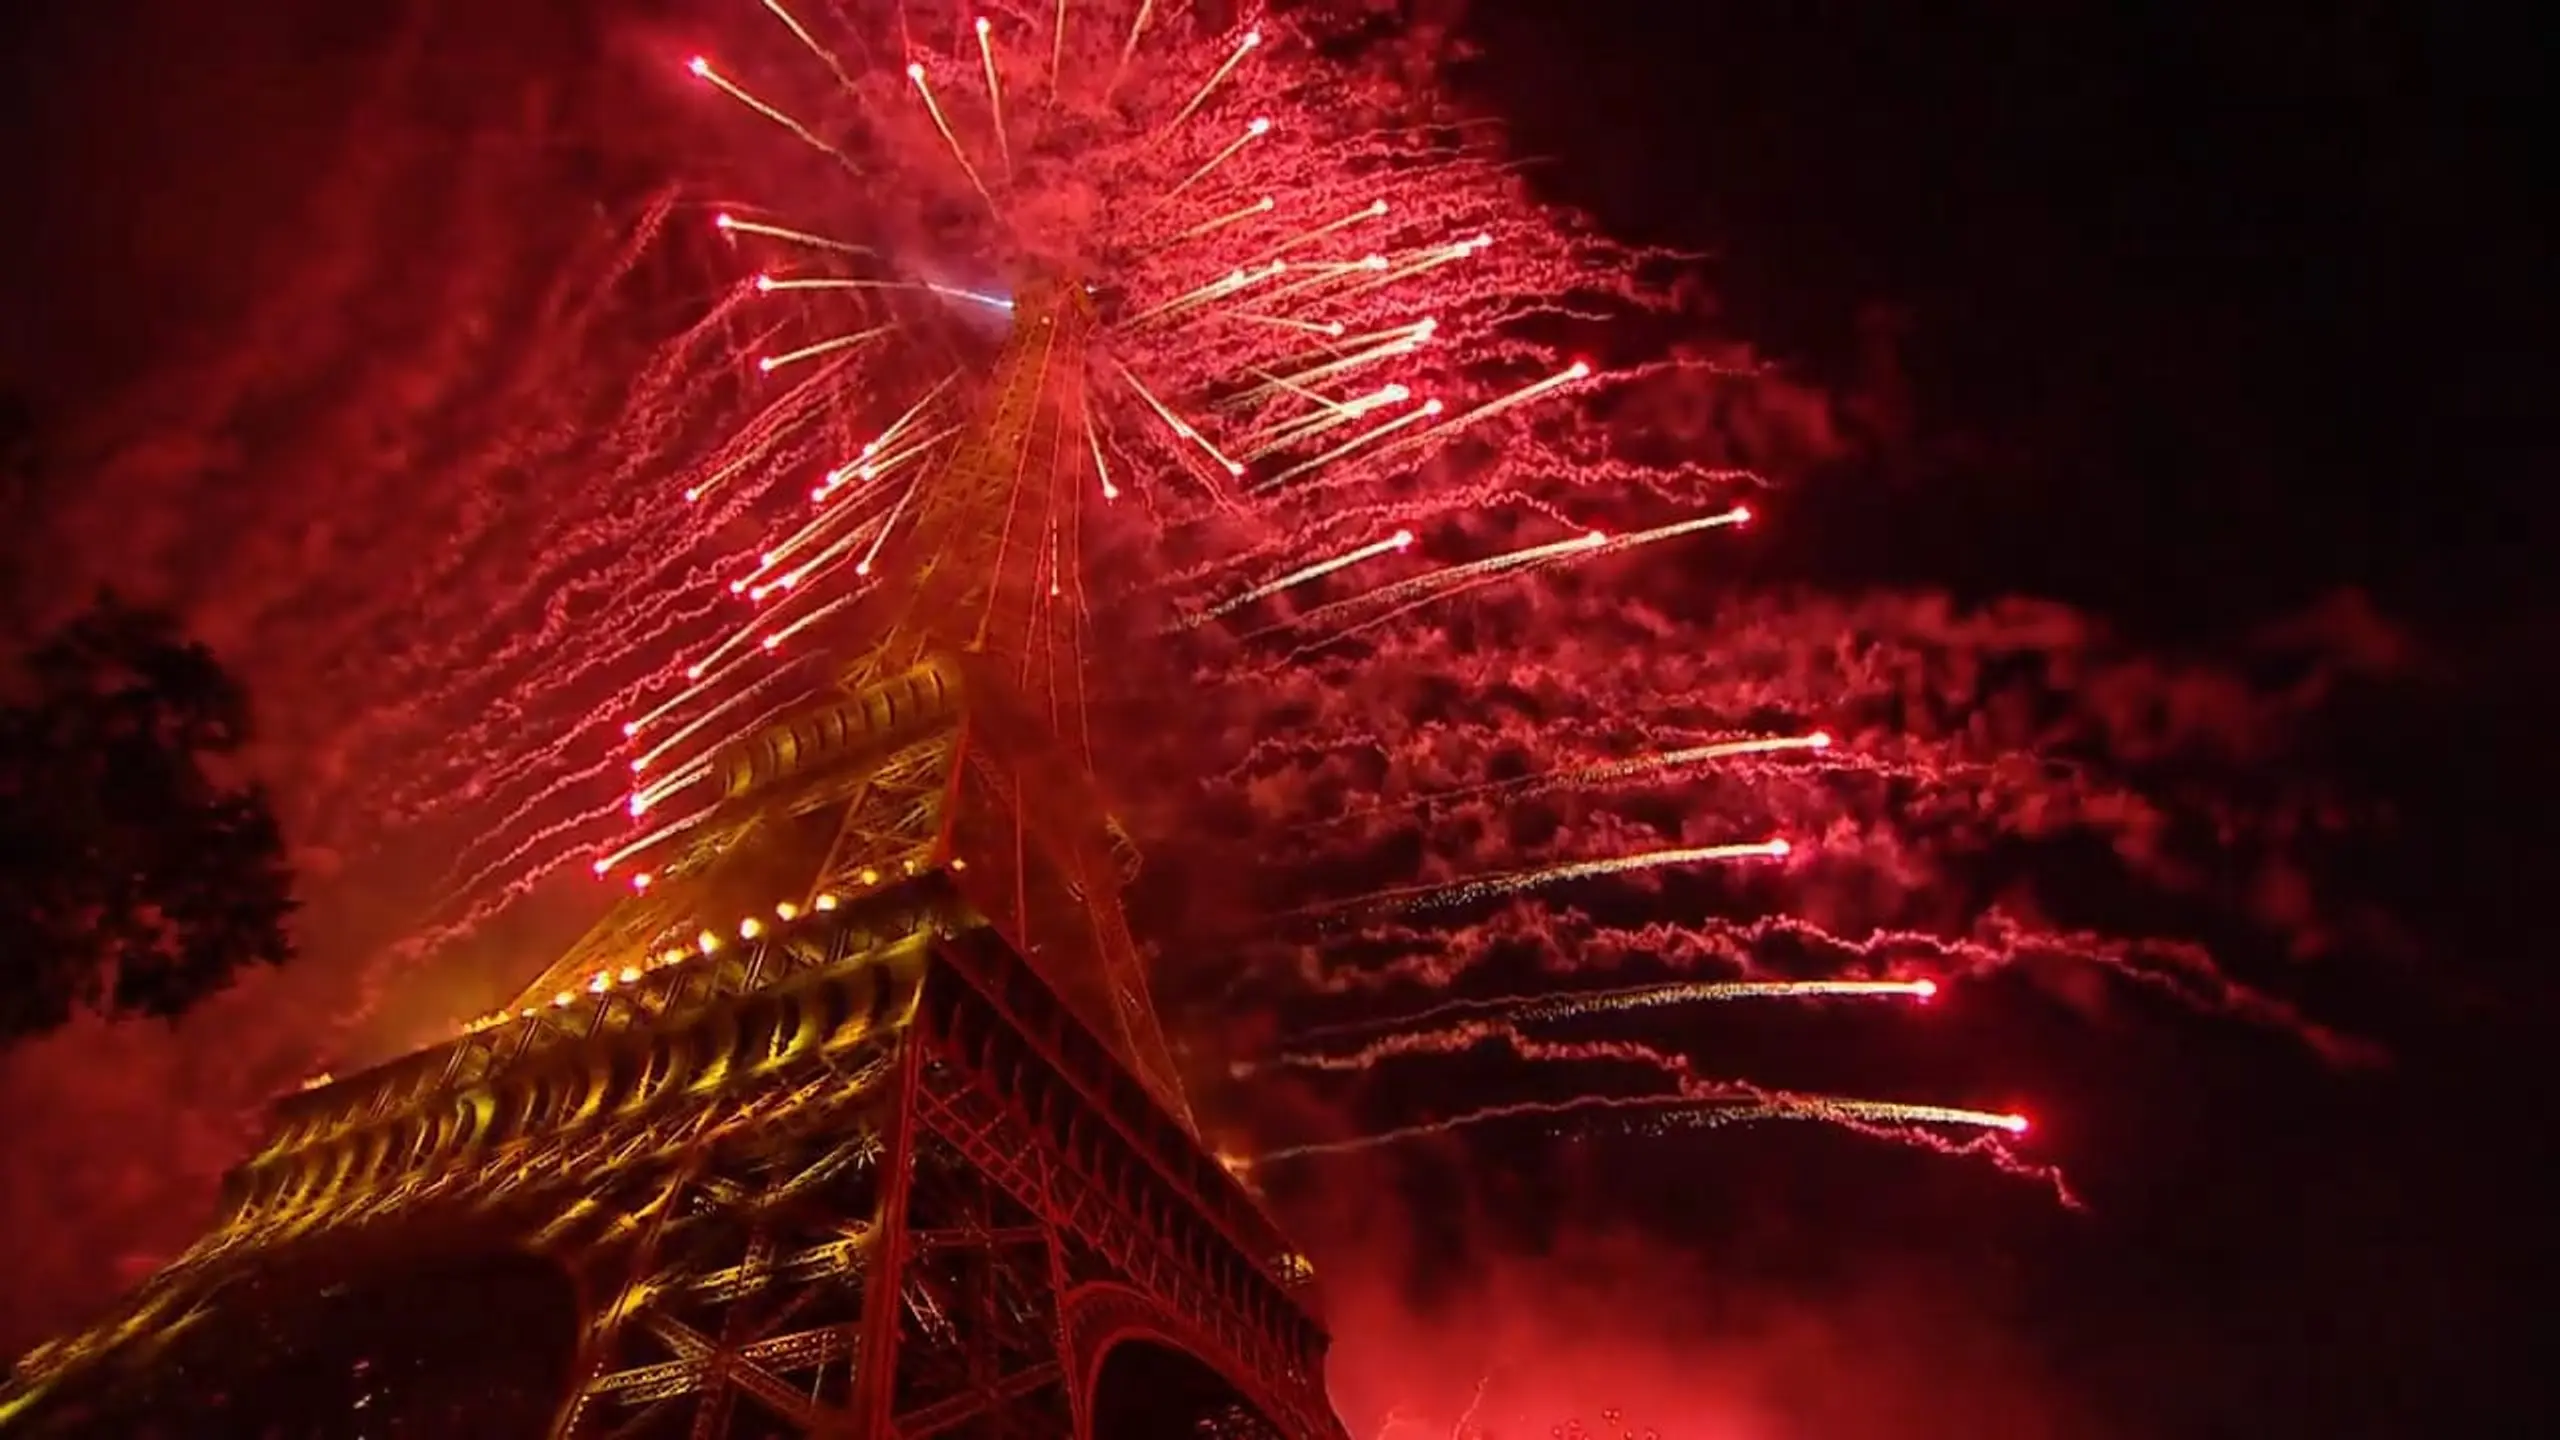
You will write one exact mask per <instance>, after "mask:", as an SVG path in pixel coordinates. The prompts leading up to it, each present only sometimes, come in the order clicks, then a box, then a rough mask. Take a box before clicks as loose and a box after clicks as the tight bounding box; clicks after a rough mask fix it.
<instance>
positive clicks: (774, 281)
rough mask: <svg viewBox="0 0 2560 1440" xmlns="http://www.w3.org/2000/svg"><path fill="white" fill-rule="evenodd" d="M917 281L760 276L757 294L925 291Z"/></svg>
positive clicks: (831, 276) (808, 276)
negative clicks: (796, 291)
mask: <svg viewBox="0 0 2560 1440" xmlns="http://www.w3.org/2000/svg"><path fill="white" fill-rule="evenodd" d="M926 288H928V287H927V286H925V285H924V284H923V283H921V282H919V281H915V280H866V279H863V278H861V277H859V276H851V275H779V276H777V275H759V276H757V277H756V293H757V294H759V295H778V294H781V293H782V292H784V291H787V290H923V289H926Z"/></svg>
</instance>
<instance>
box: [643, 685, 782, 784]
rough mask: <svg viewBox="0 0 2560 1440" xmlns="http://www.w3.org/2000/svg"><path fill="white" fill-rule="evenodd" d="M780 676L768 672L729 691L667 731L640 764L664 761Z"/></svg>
mask: <svg viewBox="0 0 2560 1440" xmlns="http://www.w3.org/2000/svg"><path fill="white" fill-rule="evenodd" d="M781 674H782V672H781V671H778V670H769V671H767V672H765V673H764V674H762V675H759V676H757V677H755V678H754V679H753V680H750V681H748V682H747V683H746V684H745V685H742V686H740V687H739V688H738V689H736V690H733V691H731V692H730V693H729V695H728V696H727V697H726V698H725V699H723V700H721V701H720V703H718V704H716V705H713V706H711V707H710V708H708V709H706V710H704V711H703V712H702V713H701V714H699V715H696V716H694V717H693V718H692V719H690V720H687V721H686V722H685V723H684V724H682V725H680V726H678V727H677V728H676V729H674V730H672V731H669V732H668V733H667V735H666V737H665V738H664V739H662V740H660V741H659V742H658V743H657V744H656V745H653V746H651V747H650V748H649V749H648V750H646V751H644V752H643V753H642V754H641V755H640V757H639V760H640V763H641V764H642V765H646V766H655V765H657V764H658V762H659V761H661V760H663V759H665V758H666V757H667V755H668V754H669V753H671V752H673V751H674V750H675V749H676V747H678V746H680V745H682V744H683V743H684V742H685V741H687V740H689V739H691V738H693V737H694V736H696V735H698V734H700V733H702V730H703V728H704V727H705V726H707V725H709V724H710V723H711V722H712V721H713V720H714V719H716V718H718V717H719V716H720V715H722V714H725V713H726V712H728V711H730V710H733V709H735V708H737V707H738V706H740V705H743V704H745V703H746V702H747V698H748V697H749V696H751V695H753V694H755V693H756V692H757V691H759V690H761V689H763V688H764V687H766V686H767V685H770V684H772V683H773V682H774V681H775V680H777V679H779V678H780V677H781Z"/></svg>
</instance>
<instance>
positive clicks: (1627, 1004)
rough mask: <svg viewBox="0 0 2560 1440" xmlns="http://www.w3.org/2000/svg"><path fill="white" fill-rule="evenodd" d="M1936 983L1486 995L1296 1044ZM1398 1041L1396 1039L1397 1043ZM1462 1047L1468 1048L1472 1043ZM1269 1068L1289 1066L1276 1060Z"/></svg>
mask: <svg viewBox="0 0 2560 1440" xmlns="http://www.w3.org/2000/svg"><path fill="white" fill-rule="evenodd" d="M1937 993H1938V982H1937V981H1935V980H1929V979H1920V980H1711V981H1699V980H1678V981H1671V982H1668V983H1664V984H1658V985H1629V986H1621V987H1619V988H1617V989H1612V990H1591V991H1565V992H1561V993H1559V992H1555V991H1546V992H1541V993H1539V994H1535V995H1491V996H1479V997H1471V998H1461V999H1456V1000H1448V1001H1443V1002H1442V1003H1440V1004H1437V1005H1434V1006H1432V1007H1431V1008H1430V1009H1428V1010H1421V1011H1416V1012H1415V1013H1413V1014H1410V1015H1402V1016H1395V1017H1392V1018H1388V1019H1371V1020H1353V1021H1346V1022H1344V1023H1342V1024H1339V1025H1320V1026H1317V1027H1315V1028H1313V1029H1311V1030H1307V1031H1305V1032H1303V1033H1301V1034H1300V1035H1299V1037H1298V1038H1299V1039H1301V1040H1327V1039H1335V1038H1342V1037H1349V1036H1357V1035H1367V1034H1374V1033H1377V1032H1379V1031H1384V1030H1393V1031H1399V1032H1420V1031H1423V1030H1427V1029H1430V1028H1432V1027H1434V1026H1437V1025H1440V1024H1441V1023H1442V1022H1444V1021H1448V1020H1452V1019H1474V1018H1490V1019H1499V1020H1503V1021H1506V1022H1534V1021H1539V1020H1563V1019H1570V1018H1573V1017H1575V1016H1580V1015H1593V1014H1599V1013H1601V1012H1603V1011H1611V1010H1639V1009H1649V1008H1652V1007H1654V1006H1659V1005H1687V1004H1696V1003H1713V1002H1718V1001H1725V1000H1822V999H1901V1000H1922V1001H1925V1000H1929V999H1933V998H1935V997H1936V995H1937ZM1399 1038H1401V1037H1399ZM1466 1043H1469V1044H1472V1043H1474V1042H1473V1041H1468V1042H1466ZM1274 1063H1279V1064H1289V1063H1293V1062H1292V1060H1291V1059H1290V1057H1288V1056H1282V1057H1280V1058H1279V1060H1277V1061H1276V1062H1274Z"/></svg>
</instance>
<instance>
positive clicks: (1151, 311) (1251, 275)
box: [1120, 260, 1289, 330]
mask: <svg viewBox="0 0 2560 1440" xmlns="http://www.w3.org/2000/svg"><path fill="white" fill-rule="evenodd" d="M1288 263H1289V262H1287V261H1285V260H1274V261H1272V262H1271V263H1270V264H1268V265H1265V266H1263V267H1261V268H1260V269H1255V270H1230V271H1228V272H1227V273H1226V274H1224V275H1221V276H1219V277H1218V278H1217V279H1215V280H1209V281H1204V282H1202V283H1201V284H1198V285H1195V286H1193V287H1191V288H1190V289H1188V290H1185V291H1183V292H1181V293H1180V294H1178V295H1175V296H1174V297H1173V298H1172V299H1170V300H1166V301H1163V302H1162V303H1160V304H1157V305H1154V306H1152V307H1150V308H1148V309H1145V310H1141V311H1139V312H1138V313H1137V314H1135V315H1132V316H1130V317H1128V318H1127V319H1125V320H1122V321H1121V322H1120V328H1121V329H1124V330H1128V329H1135V328H1137V327H1138V326H1140V325H1144V324H1146V323H1147V322H1148V321H1150V320H1157V319H1161V318H1163V317H1165V316H1168V315H1172V314H1176V313H1178V312H1180V311H1183V310H1188V309H1191V308H1192V307H1194V306H1198V305H1206V304H1208V303H1209V302H1210V301H1212V300H1221V299H1224V298H1226V297H1227V296H1229V295H1233V294H1235V293H1236V292H1237V291H1239V290H1243V289H1245V288H1247V287H1249V286H1253V285H1258V284H1260V283H1262V282H1263V281H1265V280H1268V279H1270V278H1271V277H1273V276H1275V275H1278V274H1280V273H1281V272H1283V271H1284V270H1286V269H1287V268H1288Z"/></svg>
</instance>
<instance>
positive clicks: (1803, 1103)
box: [1252, 1086, 2047, 1177]
mask: <svg viewBox="0 0 2560 1440" xmlns="http://www.w3.org/2000/svg"><path fill="white" fill-rule="evenodd" d="M1628 1111H1635V1112H1647V1111H1652V1112H1662V1114H1661V1116H1660V1117H1659V1121H1660V1123H1680V1124H1690V1125H1697V1126H1707V1125H1719V1124H1740V1123H1744V1122H1748V1121H1754V1120H1813V1121H1820V1122H1822V1123H1825V1124H1832V1125H1845V1126H1848V1127H1850V1128H1853V1129H1857V1130H1859V1131H1861V1132H1862V1133H1867V1134H1872V1135H1877V1136H1879V1137H1881V1138H1886V1139H1892V1140H1897V1141H1902V1142H1905V1143H1909V1144H1918V1145H1932V1138H1933V1137H1930V1136H1928V1135H1927V1134H1926V1132H1924V1131H1921V1130H1919V1129H1918V1128H1917V1127H1921V1126H1928V1125H1940V1126H1948V1127H1953V1128H1957V1129H1970V1130H1989V1131H1999V1132H2003V1133H2007V1134H2019V1133H2023V1132H2024V1131H2025V1130H2026V1128H2027V1125H2026V1118H2025V1117H2024V1116H2021V1115H2014V1114H2008V1113H2005V1112H1998V1111H1989V1110H1966V1109H1961V1108H1958V1107H1955V1106H1946V1105H1906V1104H1900V1103H1896V1102H1894V1101H1889V1100H1858V1099H1852V1098H1849V1097H1846V1096H1835V1095H1804V1094H1792V1093H1788V1092H1785V1091H1764V1090H1754V1089H1750V1088H1749V1087H1741V1086H1737V1087H1735V1093H1734V1094H1732V1095H1731V1096H1730V1097H1724V1098H1714V1099H1707V1098H1701V1097H1699V1096H1696V1095H1688V1094H1682V1093H1679V1092H1674V1093H1671V1094H1668V1095H1607V1094H1600V1095H1576V1096H1573V1097H1571V1098H1568V1099H1563V1100H1519V1101H1513V1102H1511V1103H1508V1104H1503V1105H1488V1106H1485V1107H1483V1108H1482V1109H1478V1110H1469V1111H1467V1112H1465V1113H1463V1114H1459V1115H1452V1116H1449V1117H1447V1118H1446V1119H1441V1120H1428V1121H1423V1122H1420V1123H1418V1124H1412V1125H1399V1126H1397V1127H1395V1128H1394V1129H1391V1130H1382V1131H1378V1132H1376V1133H1374V1134H1369V1135H1359V1136H1354V1137H1351V1138H1349V1139H1344V1140H1321V1141H1315V1142H1311V1143H1308V1144H1303V1145H1289V1146H1283V1147H1281V1148H1279V1149H1275V1150H1266V1151H1264V1152H1263V1153H1262V1154H1260V1155H1257V1156H1255V1157H1254V1158H1253V1161H1252V1163H1253V1164H1254V1165H1256V1166H1266V1165H1275V1164H1280V1163H1282V1162H1285V1161H1289V1160H1303V1159H1309V1158H1313V1157H1316V1156H1323V1155H1348V1154H1355V1153H1357V1152H1359V1151H1363V1150H1374V1149H1377V1148H1379V1147H1381V1146H1386V1145H1400V1144H1404V1143H1407V1142H1410V1141H1414V1140H1421V1139H1426V1138H1428V1137H1431V1136H1434V1135H1447V1134H1451V1133H1453V1132H1455V1131H1459V1130H1465V1129H1472V1128H1473V1127H1475V1126H1478V1125H1489V1124H1493V1123H1495V1122H1497V1121H1504V1120H1526V1119H1538V1120H1563V1119H1573V1118H1580V1117H1584V1116H1588V1115H1591V1114H1593V1113H1595V1112H1628ZM1672 1116H1678V1117H1680V1118H1679V1119H1678V1120H1676V1121H1674V1120H1672V1119H1671V1118H1670V1117H1672ZM1932 1148H1936V1146H1934V1145H1932ZM2029 1173H2034V1174H2037V1175H2038V1176H2040V1177H2041V1176H2043V1175H2044V1174H2046V1173H2047V1172H2045V1171H2044V1170H2042V1169H2041V1167H2037V1168H2034V1169H2032V1170H2031V1171H2030V1172H2029Z"/></svg>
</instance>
